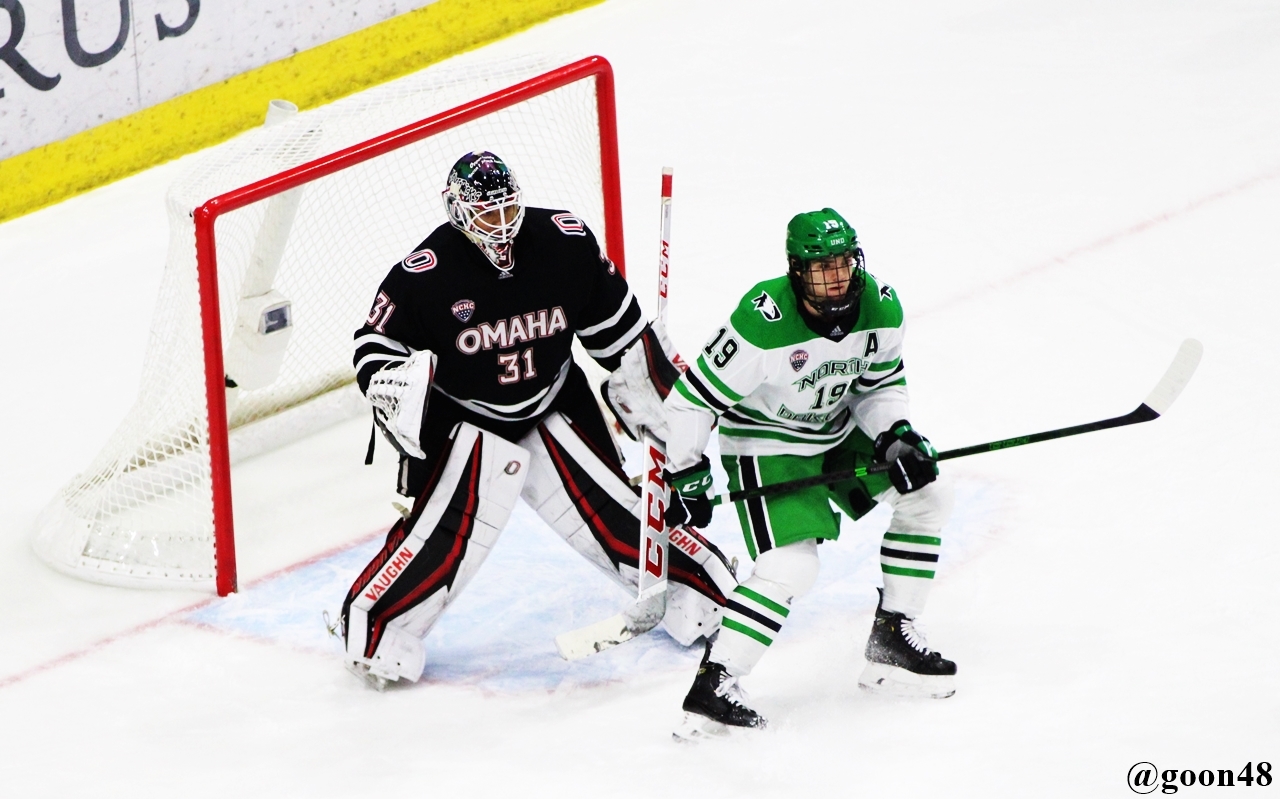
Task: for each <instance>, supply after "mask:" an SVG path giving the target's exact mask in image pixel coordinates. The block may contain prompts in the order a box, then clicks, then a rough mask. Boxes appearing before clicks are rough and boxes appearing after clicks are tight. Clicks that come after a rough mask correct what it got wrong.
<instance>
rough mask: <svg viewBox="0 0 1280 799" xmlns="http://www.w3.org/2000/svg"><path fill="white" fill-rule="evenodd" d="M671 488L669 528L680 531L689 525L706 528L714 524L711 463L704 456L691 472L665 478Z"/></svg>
mask: <svg viewBox="0 0 1280 799" xmlns="http://www.w3.org/2000/svg"><path fill="white" fill-rule="evenodd" d="M665 477H666V479H667V485H669V486H671V502H670V504H668V505H667V512H666V514H664V516H663V521H664V522H665V523H666V525H667V526H668V527H679V526H680V525H682V524H688V525H691V526H693V527H706V526H707V525H708V524H710V523H711V497H710V496H709V492H710V491H711V461H709V460H707V456H706V455H703V456H702V460H700V461H698V462H697V463H696V464H694V465H693V466H690V467H689V468H688V469H681V470H680V471H678V472H674V473H672V472H667V473H666V474H665Z"/></svg>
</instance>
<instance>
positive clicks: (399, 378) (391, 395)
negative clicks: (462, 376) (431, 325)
mask: <svg viewBox="0 0 1280 799" xmlns="http://www.w3.org/2000/svg"><path fill="white" fill-rule="evenodd" d="M435 374H436V356H435V353H433V352H432V351H431V350H419V351H417V352H415V353H414V354H413V355H411V356H409V358H408V359H407V360H405V361H403V362H401V363H397V364H393V365H391V366H384V367H382V368H381V369H379V370H378V371H376V372H374V373H373V377H372V378H370V379H369V389H368V390H367V391H366V392H365V397H366V398H367V399H368V400H369V404H371V405H373V420H374V422H376V423H377V425H378V427H379V428H381V430H382V432H383V433H384V434H385V435H386V437H387V440H388V441H390V442H391V445H392V446H394V447H395V448H396V449H397V450H398V451H399V452H400V453H401V454H402V455H409V456H410V457H414V458H425V457H426V455H425V454H424V453H423V451H422V445H421V444H420V443H419V441H418V437H419V436H420V435H421V433H422V420H423V419H424V418H425V416H426V413H427V394H428V392H430V391H431V384H432V383H433V382H434V381H435Z"/></svg>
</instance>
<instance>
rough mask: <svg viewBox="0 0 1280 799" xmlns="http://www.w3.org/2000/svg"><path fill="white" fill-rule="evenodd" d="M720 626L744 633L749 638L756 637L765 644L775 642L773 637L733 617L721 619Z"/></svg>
mask: <svg viewBox="0 0 1280 799" xmlns="http://www.w3.org/2000/svg"><path fill="white" fill-rule="evenodd" d="M720 626H721V627H724V628H725V629H728V630H733V631H734V632H738V633H742V634H743V635H745V636H747V637H748V638H754V639H755V640H757V641H759V642H760V643H762V644H764V645H765V646H769V645H770V644H772V643H773V639H772V638H770V637H769V636H767V635H765V634H764V633H760V632H756V631H755V630H753V629H751V628H750V627H748V626H747V625H745V624H739V623H738V622H736V621H734V620H733V619H721V620H720Z"/></svg>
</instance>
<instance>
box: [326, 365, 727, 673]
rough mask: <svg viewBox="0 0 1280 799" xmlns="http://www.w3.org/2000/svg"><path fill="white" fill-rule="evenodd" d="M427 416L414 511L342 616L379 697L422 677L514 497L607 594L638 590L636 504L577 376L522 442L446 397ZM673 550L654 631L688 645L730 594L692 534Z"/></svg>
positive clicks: (350, 654)
mask: <svg viewBox="0 0 1280 799" xmlns="http://www.w3.org/2000/svg"><path fill="white" fill-rule="evenodd" d="M433 393H434V392H433ZM430 405H431V413H430V414H429V415H428V417H427V422H426V424H425V425H424V428H423V430H422V436H421V439H422V441H421V446H422V449H423V450H424V452H425V454H426V456H427V457H426V459H425V460H418V459H406V461H405V463H406V465H410V464H412V466H411V467H410V469H408V470H406V473H404V474H402V481H403V482H404V483H405V484H406V485H405V487H406V488H409V489H410V493H412V494H413V495H415V496H416V500H415V502H414V504H413V508H412V510H411V512H410V514H409V516H408V517H407V518H405V519H402V520H400V521H399V522H397V523H396V524H395V526H393V527H392V529H391V531H390V532H389V533H388V535H387V541H386V544H385V545H384V546H383V548H382V549H381V550H380V551H379V552H378V554H377V556H375V557H374V559H373V560H372V561H371V562H370V563H369V565H368V566H367V567H366V568H365V569H364V571H363V572H362V573H361V574H360V577H359V578H358V579H357V580H356V582H355V583H354V584H353V585H352V587H351V590H350V591H349V592H348V594H347V597H346V600H345V601H344V603H343V608H342V629H343V631H344V637H345V643H346V652H347V660H348V662H349V664H350V665H351V667H352V668H353V670H355V671H357V673H360V674H362V675H364V676H367V677H368V678H370V680H371V682H373V683H374V684H375V685H378V686H381V685H383V684H385V682H386V681H389V680H397V679H403V680H407V681H410V682H412V681H416V680H417V679H418V678H419V677H420V676H421V675H422V671H423V668H424V666H425V659H426V654H425V649H424V646H423V638H424V637H425V636H426V635H427V634H428V633H429V632H430V630H431V628H432V627H433V626H434V625H435V623H436V621H437V620H438V619H439V618H440V615H441V614H442V613H443V612H444V611H445V609H446V608H447V606H448V605H449V603H450V602H451V601H452V600H453V598H454V597H456V596H457V594H458V593H459V592H460V591H461V590H462V589H463V588H464V587H465V586H466V584H467V582H468V581H469V580H470V578H471V577H472V576H473V575H474V574H475V573H476V571H477V570H478V569H479V568H480V564H481V563H483V562H484V559H485V558H486V557H487V556H488V553H489V551H490V550H491V549H492V547H493V545H494V543H495V542H496V541H497V538H498V536H499V534H500V533H501V531H502V528H503V527H504V526H505V524H506V522H507V519H508V518H509V516H510V513H511V509H512V508H513V507H514V503H515V498H516V497H517V496H519V497H521V498H523V499H524V500H525V501H526V502H527V503H528V504H529V505H530V506H531V507H532V508H533V509H534V510H535V511H537V513H538V515H539V516H540V517H541V518H542V519H543V520H544V521H546V522H547V524H548V525H550V526H551V528H552V529H554V530H555V531H556V532H557V533H558V534H559V535H560V536H561V537H562V538H564V539H565V541H566V542H567V543H568V544H569V545H570V546H571V547H573V548H574V550H576V551H577V552H578V553H579V554H580V555H582V556H583V557H585V558H586V559H587V560H589V561H590V562H591V563H592V564H593V565H595V566H596V567H597V568H599V569H600V570H601V571H602V572H604V573H605V574H606V575H608V576H609V578H610V579H611V580H613V581H614V582H615V583H616V584H618V585H619V586H621V587H622V588H624V589H625V590H627V591H628V592H632V593H634V592H635V590H636V586H637V581H638V574H639V573H638V559H639V543H640V524H639V514H640V512H641V509H640V496H639V492H638V489H636V488H635V487H633V486H631V485H630V483H629V481H628V480H627V477H626V475H625V473H624V472H623V471H622V467H621V461H620V459H619V457H618V454H617V450H616V448H615V446H614V443H613V440H612V437H611V436H610V433H609V431H608V428H607V427H606V426H605V424H604V420H603V419H602V418H601V417H600V415H599V410H598V406H597V405H596V403H595V400H594V399H593V398H592V396H591V391H590V388H589V386H588V384H587V381H586V379H585V376H584V375H583V374H582V372H581V370H579V369H578V368H577V366H576V365H572V366H571V367H570V375H569V379H568V380H567V381H566V384H565V386H564V388H563V390H562V391H561V392H560V396H558V397H557V398H556V402H555V406H556V410H555V411H554V412H553V413H551V415H549V416H547V417H546V418H544V419H543V420H542V421H540V422H537V423H536V424H535V425H533V427H532V429H528V427H529V423H527V422H526V423H523V424H515V423H495V422H494V421H493V420H483V422H485V427H486V428H497V429H498V431H497V432H493V431H491V430H486V429H481V428H480V427H479V426H478V425H477V424H474V423H473V422H479V421H481V420H476V419H474V418H468V417H471V416H472V415H471V414H469V413H468V412H467V411H466V410H465V409H463V408H461V407H460V406H458V405H457V404H456V403H454V402H452V401H450V400H449V399H448V398H447V397H442V396H433V397H432V398H431V402H430ZM578 420H581V421H582V422H584V424H579V423H577V422H578ZM522 427H523V428H525V429H524V430H521V429H520V428H522ZM499 433H501V435H500V434H499ZM508 438H510V439H512V440H515V441H516V442H517V443H514V444H513V443H511V441H510V440H508ZM424 467H425V468H424ZM420 470H422V471H420ZM426 471H429V472H430V474H429V475H428V474H425V472H426ZM672 544H673V546H672V547H671V553H670V570H669V575H670V579H671V581H672V584H671V587H670V589H669V594H670V595H669V599H668V603H667V612H666V616H665V617H664V621H663V623H664V625H665V627H666V630H667V632H668V633H669V634H670V635H671V636H672V637H673V638H674V639H676V640H677V641H679V642H680V643H682V644H684V645H686V646H687V645H689V644H692V643H693V642H694V641H696V640H697V639H698V638H699V637H704V636H710V635H711V634H713V633H714V632H715V631H716V630H718V629H719V625H720V616H721V611H722V608H723V606H724V604H725V601H726V596H727V594H729V593H731V592H732V591H733V589H734V588H735V587H736V586H737V581H736V579H735V578H734V576H733V574H732V572H731V571H730V567H729V565H728V563H727V562H726V560H725V558H724V556H723V555H722V554H721V553H720V552H719V551H718V550H717V549H716V548H715V547H714V546H713V545H712V544H710V542H708V541H706V539H704V538H702V536H700V535H699V534H698V533H696V532H695V531H693V530H687V529H686V530H675V531H673V532H672Z"/></svg>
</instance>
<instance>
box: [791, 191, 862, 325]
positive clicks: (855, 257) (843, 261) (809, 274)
mask: <svg viewBox="0 0 1280 799" xmlns="http://www.w3.org/2000/svg"><path fill="white" fill-rule="evenodd" d="M787 274H788V276H789V277H790V278H791V288H792V289H793V290H794V291H795V293H796V299H797V300H800V301H801V303H802V305H807V306H808V310H810V311H812V312H813V313H815V314H816V315H817V316H818V317H819V318H821V319H822V320H824V321H828V322H830V321H833V320H835V319H839V318H842V317H845V316H848V315H849V314H851V313H854V312H855V311H856V309H857V305H858V300H859V299H860V298H861V297H862V289H863V287H864V286H865V285H866V282H867V273H866V269H865V267H864V264H863V258H862V248H861V247H859V246H858V233H857V231H855V230H854V229H853V228H852V227H850V226H849V223H848V222H846V221H845V220H844V217H842V216H840V214H838V213H836V211H835V210H834V209H832V208H823V209H822V210H821V211H808V212H805V213H802V214H796V215H795V216H794V217H792V218H791V221H790V222H789V223H788V224H787Z"/></svg>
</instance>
